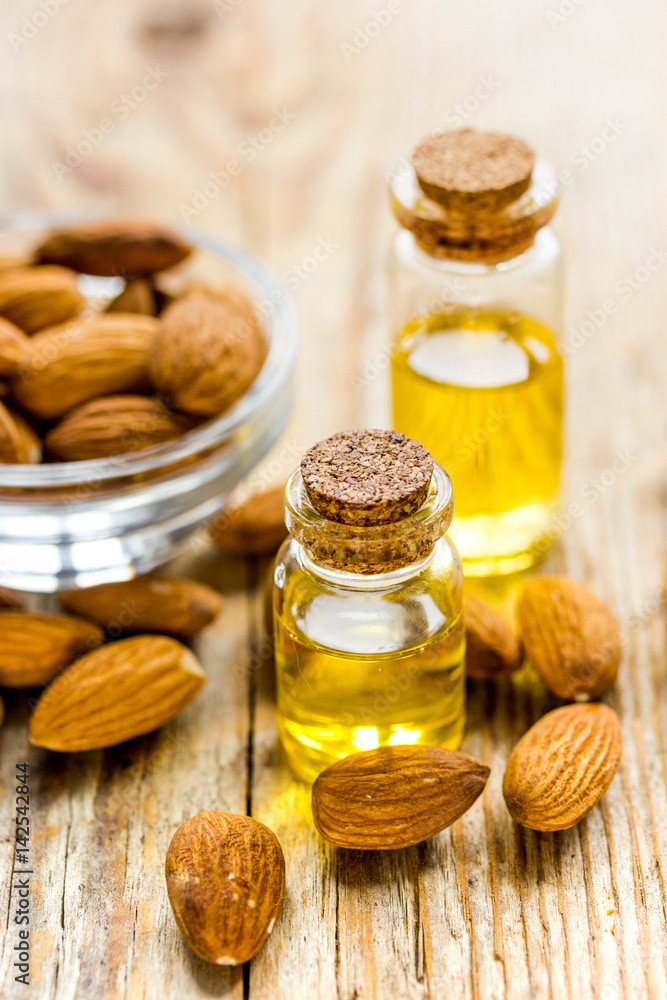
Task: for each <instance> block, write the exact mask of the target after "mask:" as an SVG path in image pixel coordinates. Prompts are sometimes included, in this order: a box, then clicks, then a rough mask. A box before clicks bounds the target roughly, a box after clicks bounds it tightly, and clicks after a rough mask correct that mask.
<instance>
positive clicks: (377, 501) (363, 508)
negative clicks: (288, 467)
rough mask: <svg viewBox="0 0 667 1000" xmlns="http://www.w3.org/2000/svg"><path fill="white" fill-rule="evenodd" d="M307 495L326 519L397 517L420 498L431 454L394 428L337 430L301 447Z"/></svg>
mask: <svg viewBox="0 0 667 1000" xmlns="http://www.w3.org/2000/svg"><path fill="white" fill-rule="evenodd" d="M301 475H302V477H303V483H304V486H305V488H306V492H307V494H308V499H309V500H310V502H311V504H312V505H313V507H314V508H315V510H316V511H318V513H320V514H322V516H323V517H326V518H328V520H330V521H337V522H339V523H341V524H350V525H356V526H360V527H371V526H375V525H381V524H390V523H392V522H395V521H400V520H402V519H403V518H405V517H408V516H409V515H410V514H413V513H414V512H415V511H416V510H418V509H419V508H420V507H421V506H422V504H423V503H424V501H425V499H426V496H427V493H428V489H429V485H430V482H431V478H432V476H433V459H432V458H431V455H430V453H429V452H428V451H427V450H426V448H424V446H423V445H421V444H419V443H418V442H417V441H413V440H412V439H411V438H408V437H405V436H404V435H403V434H398V433H397V432H396V431H386V430H359V431H343V432H342V433H340V434H334V435H333V437H330V438H327V439H326V440H325V441H320V442H319V443H318V444H316V445H314V446H313V447H312V448H311V449H310V450H309V451H307V452H306V454H305V456H304V458H303V460H302V462H301Z"/></svg>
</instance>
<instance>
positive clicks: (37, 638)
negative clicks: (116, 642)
mask: <svg viewBox="0 0 667 1000" xmlns="http://www.w3.org/2000/svg"><path fill="white" fill-rule="evenodd" d="M103 641H104V635H103V633H102V630H101V629H100V628H99V627H98V626H97V625H95V624H93V622H90V621H86V619H85V618H76V617H72V616H70V615H51V614H44V613H42V612H32V611H20V610H14V609H4V608H3V609H0V686H2V687H11V688H23V687H35V686H37V685H41V684H48V682H49V681H50V680H52V678H53V677H55V676H56V674H58V673H60V671H61V670H62V669H63V668H64V667H67V666H68V664H70V663H72V661H73V660H75V659H76V658H77V657H78V656H81V655H82V654H83V653H87V652H89V651H90V650H92V649H95V647H97V646H100V645H101V644H102V642H103Z"/></svg>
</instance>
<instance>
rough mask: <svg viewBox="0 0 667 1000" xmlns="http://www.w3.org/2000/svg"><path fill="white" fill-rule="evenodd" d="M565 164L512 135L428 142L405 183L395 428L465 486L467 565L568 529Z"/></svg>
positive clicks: (534, 557)
mask: <svg viewBox="0 0 667 1000" xmlns="http://www.w3.org/2000/svg"><path fill="white" fill-rule="evenodd" d="M557 201H558V185H557V181H556V177H555V173H554V171H553V170H552V168H551V167H550V166H549V165H548V164H546V163H544V161H542V160H540V159H537V160H535V157H534V155H533V153H532V151H531V150H530V147H528V146H526V144H525V143H523V142H521V141H520V140H516V139H513V138H512V137H510V136H503V135H496V134H493V133H477V132H473V131H472V130H469V129H467V130H462V131H459V132H449V133H443V134H441V135H437V136H433V137H431V138H430V139H427V140H425V141H424V142H423V143H421V144H420V145H419V146H418V147H417V149H416V150H415V152H414V154H413V157H412V161H411V162H410V163H404V164H403V165H402V166H401V168H400V169H399V170H398V171H397V172H396V173H395V175H394V176H393V178H392V181H391V203H392V207H393V210H394V214H395V215H396V218H397V220H398V222H399V223H400V225H401V229H400V230H399V231H398V233H397V234H396V237H395V239H394V241H393V246H392V251H391V255H390V264H389V270H390V274H389V296H390V323H391V330H392V335H393V345H392V383H393V413H394V426H395V427H396V429H397V430H399V431H401V432H403V433H405V434H408V435H410V436H411V437H415V438H417V439H418V440H419V441H422V442H423V443H424V444H425V445H426V447H427V448H428V449H429V450H430V451H431V452H432V454H433V455H434V457H435V458H436V459H437V461H439V462H440V463H441V464H442V465H444V467H445V468H446V469H447V472H448V474H449V475H450V476H451V479H452V483H453V486H454V491H455V494H456V517H455V518H454V523H453V526H452V536H453V538H454V541H455V542H456V544H457V546H458V548H459V551H460V552H461V555H462V558H463V563H464V569H465V572H466V573H469V574H473V575H474V574H477V575H489V574H495V573H506V572H512V571H515V570H519V569H523V568H526V567H528V566H530V565H532V564H533V563H534V562H536V561H538V560H539V559H540V558H541V557H543V556H544V555H545V554H546V552H547V550H548V548H549V544H550V540H552V539H553V537H554V535H555V531H554V524H555V522H556V518H557V514H558V509H559V489H560V474H561V464H562V424H563V365H562V358H561V355H560V354H559V349H558V339H559V335H560V330H561V324H562V267H561V253H560V246H559V243H558V240H557V238H556V236H555V234H554V232H553V230H552V229H551V228H550V226H549V225H548V223H549V221H550V219H551V218H552V216H553V214H554V212H555V210H556V207H557Z"/></svg>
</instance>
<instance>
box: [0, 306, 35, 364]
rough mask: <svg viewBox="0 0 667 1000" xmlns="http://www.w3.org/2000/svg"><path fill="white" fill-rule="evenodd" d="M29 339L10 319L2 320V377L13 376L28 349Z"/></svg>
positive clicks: (0, 359)
mask: <svg viewBox="0 0 667 1000" xmlns="http://www.w3.org/2000/svg"><path fill="white" fill-rule="evenodd" d="M28 343H29V341H28V337H27V335H26V334H25V333H24V332H23V330H20V329H19V328H18V326H15V325H14V324H13V323H10V322H9V320H8V319H2V318H0V375H11V374H12V372H14V371H16V369H17V368H18V364H19V361H20V360H21V356H22V354H23V353H24V351H25V350H26V349H27V347H28Z"/></svg>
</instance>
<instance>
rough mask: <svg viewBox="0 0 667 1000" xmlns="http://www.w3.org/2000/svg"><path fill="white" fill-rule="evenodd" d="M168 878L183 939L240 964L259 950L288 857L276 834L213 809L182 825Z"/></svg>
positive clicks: (276, 906)
mask: <svg viewBox="0 0 667 1000" xmlns="http://www.w3.org/2000/svg"><path fill="white" fill-rule="evenodd" d="M165 876H166V880H167V892H168V894H169V902H170V903H171V908H172V910H173V912H174V917H175V918H176V923H177V924H178V929H179V930H180V932H181V934H182V935H183V937H184V939H185V943H186V944H187V945H188V947H189V948H191V949H192V951H194V953H195V954H196V955H199V957H200V958H203V959H204V961H206V962H213V963H214V964H215V965H241V964H242V963H243V962H248V961H249V960H250V959H251V958H252V957H253V956H254V955H256V954H257V952H258V951H259V950H260V948H262V947H263V945H264V944H265V943H266V941H267V938H268V937H269V934H270V933H271V931H272V930H273V928H274V926H275V923H276V920H277V919H278V917H279V915H280V911H281V909H282V905H283V898H284V896H285V859H284V857H283V852H282V848H281V847H280V844H279V842H278V839H277V837H276V835H275V834H274V833H273V832H272V831H271V830H269V828H268V827H266V826H264V824H263V823H259V822H258V821H257V820H256V819H253V818H252V817H251V816H235V815H232V814H230V813H225V812H219V811H217V810H215V811H211V812H202V813H199V814H198V815H197V816H193V817H192V819H189V820H187V821H186V822H185V823H183V825H182V826H179V828H178V830H177V831H176V833H175V834H174V836H173V837H172V840H171V843H170V845H169V850H168V851H167V862H166V865H165Z"/></svg>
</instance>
